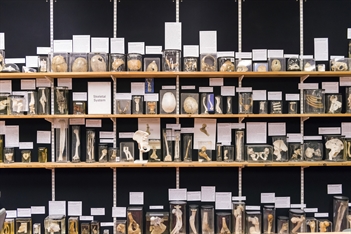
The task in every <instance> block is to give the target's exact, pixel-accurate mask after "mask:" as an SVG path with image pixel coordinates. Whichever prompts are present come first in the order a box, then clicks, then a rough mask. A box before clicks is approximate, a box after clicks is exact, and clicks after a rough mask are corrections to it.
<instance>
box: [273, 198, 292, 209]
mask: <svg viewBox="0 0 351 234" xmlns="http://www.w3.org/2000/svg"><path fill="white" fill-rule="evenodd" d="M275 208H290V197H275Z"/></svg>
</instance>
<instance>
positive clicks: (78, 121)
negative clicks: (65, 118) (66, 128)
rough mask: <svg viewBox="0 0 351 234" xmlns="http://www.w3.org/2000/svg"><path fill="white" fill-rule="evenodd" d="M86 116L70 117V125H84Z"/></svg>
mask: <svg viewBox="0 0 351 234" xmlns="http://www.w3.org/2000/svg"><path fill="white" fill-rule="evenodd" d="M84 124H85V119H84V118H76V119H69V125H84Z"/></svg>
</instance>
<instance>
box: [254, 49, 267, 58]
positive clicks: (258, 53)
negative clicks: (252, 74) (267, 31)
mask: <svg viewBox="0 0 351 234" xmlns="http://www.w3.org/2000/svg"><path fill="white" fill-rule="evenodd" d="M252 60H253V61H266V60H267V50H266V49H262V50H252Z"/></svg>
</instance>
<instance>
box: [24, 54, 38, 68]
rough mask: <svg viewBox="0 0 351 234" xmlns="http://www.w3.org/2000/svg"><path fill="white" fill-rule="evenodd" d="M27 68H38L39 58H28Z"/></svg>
mask: <svg viewBox="0 0 351 234" xmlns="http://www.w3.org/2000/svg"><path fill="white" fill-rule="evenodd" d="M26 67H38V56H26Z"/></svg>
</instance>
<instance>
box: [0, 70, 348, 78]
mask: <svg viewBox="0 0 351 234" xmlns="http://www.w3.org/2000/svg"><path fill="white" fill-rule="evenodd" d="M177 76H178V77H179V78H215V77H220V78H238V77H249V78H298V77H306V76H308V77H340V76H341V77H347V76H351V72H350V71H347V72H330V71H326V72H317V71H316V72H48V73H0V79H26V78H32V79H33V78H46V77H47V78H176V77H177Z"/></svg>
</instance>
